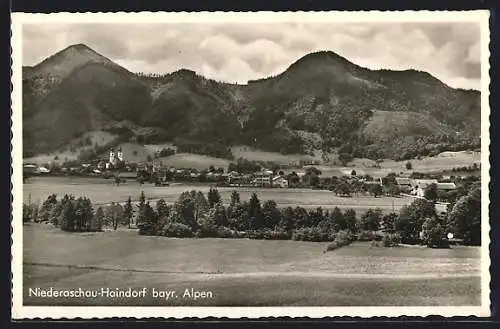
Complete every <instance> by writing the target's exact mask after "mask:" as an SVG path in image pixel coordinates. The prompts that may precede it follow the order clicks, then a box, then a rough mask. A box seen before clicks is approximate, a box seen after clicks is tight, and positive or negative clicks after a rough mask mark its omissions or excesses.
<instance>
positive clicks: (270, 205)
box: [262, 200, 281, 229]
mask: <svg viewBox="0 0 500 329" xmlns="http://www.w3.org/2000/svg"><path fill="white" fill-rule="evenodd" d="M262 217H263V219H264V223H263V224H264V227H266V228H270V229H274V228H275V227H276V226H278V224H279V223H280V221H281V211H280V210H279V209H278V205H277V204H276V201H274V200H267V201H266V202H264V204H263V205H262Z"/></svg>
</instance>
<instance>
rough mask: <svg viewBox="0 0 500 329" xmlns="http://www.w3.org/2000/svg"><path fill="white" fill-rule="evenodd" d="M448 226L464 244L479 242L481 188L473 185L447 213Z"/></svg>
mask: <svg viewBox="0 0 500 329" xmlns="http://www.w3.org/2000/svg"><path fill="white" fill-rule="evenodd" d="M448 228H449V229H450V230H451V231H452V232H453V233H454V234H455V236H456V237H458V238H462V239H464V242H465V243H466V244H470V245H480V244H481V189H480V187H479V186H475V187H474V188H473V189H472V190H471V191H470V192H469V193H468V194H467V195H465V196H462V197H461V198H460V199H458V201H457V202H456V203H455V205H454V206H453V208H452V210H451V211H450V213H449V214H448Z"/></svg>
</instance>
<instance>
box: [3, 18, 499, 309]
mask: <svg viewBox="0 0 500 329" xmlns="http://www.w3.org/2000/svg"><path fill="white" fill-rule="evenodd" d="M489 38H490V36H489V12H488V11H461V12H447V11H441V12H439V11H437V12H429V11H425V12H424V11H422V12H418V11H402V12H376V11H367V12H255V13H244V12H226V13H224V12H215V13H206V12H198V13H54V14H24V13H14V14H13V16H12V63H13V64H12V65H13V67H12V69H13V76H12V84H13V92H12V106H13V108H12V120H13V123H12V134H13V141H12V143H13V146H14V148H13V151H12V167H13V176H12V180H13V189H12V194H13V213H12V271H13V273H12V276H13V286H12V294H13V307H12V315H13V318H15V319H28V318H43V319H49V318H51V319H58V318H76V317H79V318H84V319H89V318H109V317H136V318H144V317H165V318H172V317H173V318H185V317H197V318H204V317H209V316H210V317H228V318H239V317H249V318H260V317H280V316H289V317H311V318H323V317H335V316H361V317H372V316H401V315H407V316H427V315H434V314H435V315H443V316H454V315H460V316H467V315H478V316H488V315H489V314H490V310H489V307H490V301H489V294H490V287H489V284H490V273H489V265H490V258H489V249H488V247H489V222H488V219H489V215H488V204H489V199H488V183H489V167H490V165H489V160H488V159H489V111H490V109H489V104H488V97H489V71H488V70H489V48H488V45H489ZM137 306H140V307H137Z"/></svg>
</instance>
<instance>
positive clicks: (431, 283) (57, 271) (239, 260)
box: [23, 224, 481, 306]
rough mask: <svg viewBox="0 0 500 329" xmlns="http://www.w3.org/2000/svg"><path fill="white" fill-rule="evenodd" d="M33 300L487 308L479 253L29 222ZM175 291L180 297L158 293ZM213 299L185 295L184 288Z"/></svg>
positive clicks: (28, 277)
mask: <svg viewBox="0 0 500 329" xmlns="http://www.w3.org/2000/svg"><path fill="white" fill-rule="evenodd" d="M23 241H24V245H23V264H24V265H23V272H24V273H23V286H24V287H23V289H24V304H25V305H150V306H153V305H155V306H156V305H178V306H181V305H182V306H185V305H212V306H215V305H217V306H293V305H300V306H319V305H322V306H347V305H356V306H388V305H394V306H429V305H439V306H457V305H461V306H465V305H479V304H480V291H481V289H480V271H479V268H480V250H479V248H471V247H454V248H452V249H446V250H444V249H428V248H407V247H398V248H381V247H370V245H369V244H365V243H355V244H353V245H351V246H347V247H344V248H341V249H338V250H336V251H334V252H327V253H323V250H324V249H325V246H326V243H311V242H297V241H259V240H246V239H236V240H234V239H174V238H164V237H144V236H139V235H137V232H136V231H133V230H118V231H116V232H100V233H82V234H71V233H65V232H62V231H60V230H58V229H55V228H52V227H50V226H49V225H45V224H27V225H24V227H23ZM50 287H53V288H54V289H78V288H82V289H90V290H96V291H98V290H100V289H102V288H109V289H114V288H119V289H128V288H131V289H142V288H146V289H147V290H148V294H146V296H144V297H142V298H139V297H138V298H112V297H109V296H108V297H103V296H100V297H98V298H94V299H92V298H41V297H34V296H33V294H32V296H30V294H29V292H30V291H29V289H30V288H32V289H34V288H40V289H49V288H50ZM153 289H155V290H156V291H159V290H162V291H167V290H168V291H175V296H176V298H169V299H168V300H167V299H166V298H165V296H163V297H158V296H156V297H155V296H154V295H153V293H152V291H153ZM186 289H188V290H189V291H191V289H194V291H204V292H210V293H211V295H212V297H211V298H191V297H189V296H187V297H184V294H185V290H186Z"/></svg>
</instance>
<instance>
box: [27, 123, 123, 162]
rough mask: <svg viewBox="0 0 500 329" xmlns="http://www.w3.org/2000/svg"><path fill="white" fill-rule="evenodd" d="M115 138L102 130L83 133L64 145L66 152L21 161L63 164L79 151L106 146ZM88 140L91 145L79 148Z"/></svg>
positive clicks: (73, 158)
mask: <svg viewBox="0 0 500 329" xmlns="http://www.w3.org/2000/svg"><path fill="white" fill-rule="evenodd" d="M116 137H117V136H116V135H113V134H110V133H108V132H106V131H102V130H94V131H89V132H86V133H84V134H83V135H82V136H81V137H78V138H74V139H72V140H71V141H69V143H68V144H66V150H64V151H55V152H51V153H50V154H39V155H37V156H34V157H30V158H25V159H23V160H24V162H26V163H37V164H40V165H42V164H46V163H48V162H58V163H63V162H65V161H68V160H75V159H77V158H78V156H79V155H80V151H81V150H89V149H91V148H93V147H94V145H96V144H97V145H106V144H108V143H109V142H111V141H113V139H115V138H116ZM86 139H89V140H90V142H91V143H90V144H91V145H84V146H80V145H79V144H81V143H82V141H84V140H86Z"/></svg>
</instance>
